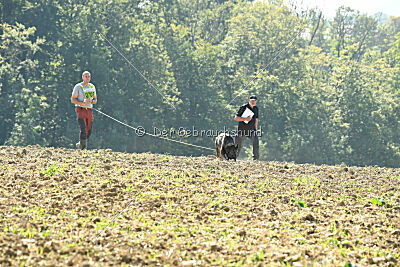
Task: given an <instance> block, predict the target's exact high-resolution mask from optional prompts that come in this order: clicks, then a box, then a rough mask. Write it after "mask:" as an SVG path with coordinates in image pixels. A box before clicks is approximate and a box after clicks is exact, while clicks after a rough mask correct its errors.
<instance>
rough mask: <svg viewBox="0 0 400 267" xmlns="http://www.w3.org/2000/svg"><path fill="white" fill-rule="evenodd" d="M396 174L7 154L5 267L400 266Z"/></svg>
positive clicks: (0, 182)
mask: <svg viewBox="0 0 400 267" xmlns="http://www.w3.org/2000/svg"><path fill="white" fill-rule="evenodd" d="M399 247H400V169H388V168H379V167H365V168H361V167H348V166H344V165H340V166H316V165H296V164H293V163H280V162H249V161H238V162H232V161H230V162H227V161H219V160H217V159H216V158H215V157H214V156H209V157H196V158H190V157H177V156H169V155H157V154H149V153H145V154H128V153H115V152H112V151H110V150H88V151H78V150H69V149H53V148H41V147H38V146H30V147H0V265H2V266H7V265H13V266H15V265H20V264H24V265H34V266H37V265H41V264H43V265H57V266H60V265H101V266H106V265H121V264H122V265H124V264H126V265H133V266H137V265H173V266H196V265H201V266H204V265H250V266H251V265H258V264H263V265H270V264H272V265H294V266H305V265H307V264H311V265H312V264H315V265H323V266H325V265H334V266H345V265H346V263H347V264H348V266H354V265H357V266H365V265H378V266H398V265H399V264H400V248H399Z"/></svg>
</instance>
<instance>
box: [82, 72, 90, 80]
mask: <svg viewBox="0 0 400 267" xmlns="http://www.w3.org/2000/svg"><path fill="white" fill-rule="evenodd" d="M82 80H83V82H84V83H89V82H90V72H88V71H87V70H86V71H84V72H83V73H82Z"/></svg>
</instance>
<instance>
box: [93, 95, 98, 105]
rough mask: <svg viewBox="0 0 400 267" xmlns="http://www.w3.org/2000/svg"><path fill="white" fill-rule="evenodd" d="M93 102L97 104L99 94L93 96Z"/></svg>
mask: <svg viewBox="0 0 400 267" xmlns="http://www.w3.org/2000/svg"><path fill="white" fill-rule="evenodd" d="M92 104H97V95H95V96H94V97H93V100H92Z"/></svg>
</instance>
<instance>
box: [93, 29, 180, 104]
mask: <svg viewBox="0 0 400 267" xmlns="http://www.w3.org/2000/svg"><path fill="white" fill-rule="evenodd" d="M97 32H98V33H99V35H100V36H101V37H102V38H103V39H104V40H106V41H107V43H109V44H110V45H111V47H112V48H114V49H115V51H117V52H118V54H120V55H121V57H123V58H124V59H125V60H126V62H128V64H129V65H130V66H131V67H132V68H134V69H135V70H136V71H137V72H138V73H139V74H140V76H142V78H143V79H144V80H146V82H148V83H149V84H150V85H151V87H153V89H154V90H156V91H157V92H158V94H159V95H160V96H161V97H162V98H163V99H164V100H165V101H167V103H168V104H170V105H171V107H173V108H174V110H175V111H176V107H175V106H174V105H173V104H172V103H171V101H168V99H167V98H165V96H164V95H163V94H162V93H161V92H160V90H158V89H157V87H156V86H154V84H152V83H151V82H150V81H149V80H148V79H147V78H146V77H145V76H144V75H143V74H142V73H141V72H140V71H139V70H138V69H137V68H136V67H135V66H134V65H133V64H132V63H131V61H130V60H128V59H127V58H126V57H125V56H124V54H122V53H121V52H120V51H119V50H118V49H117V48H116V47H115V46H114V45H113V43H111V41H110V40H108V39H107V37H105V36H104V35H103V34H101V32H100V31H99V30H97Z"/></svg>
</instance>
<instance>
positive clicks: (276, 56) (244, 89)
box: [225, 31, 302, 108]
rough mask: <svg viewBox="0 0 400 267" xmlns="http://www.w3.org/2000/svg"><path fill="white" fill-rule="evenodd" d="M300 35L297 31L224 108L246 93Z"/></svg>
mask: <svg viewBox="0 0 400 267" xmlns="http://www.w3.org/2000/svg"><path fill="white" fill-rule="evenodd" d="M301 33H302V31H299V32H298V33H297V34H296V35H295V36H294V37H293V38H292V40H291V41H290V42H289V43H288V44H287V45H286V46H285V47H284V48H282V49H281V50H280V51H279V52H278V53H277V54H276V55H275V57H274V58H273V59H272V60H271V61H270V62H269V63H268V64H267V65H266V66H265V67H264V68H263V69H262V70H261V71H259V72H257V73H256V75H255V77H254V78H253V79H251V81H250V82H248V83H247V84H246V86H245V87H244V88H243V91H242V92H240V93H239V94H238V95H237V96H235V97H234V98H233V99H232V100H231V101H230V102H229V103H228V104H227V105H226V106H225V108H227V107H228V106H229V105H230V104H231V103H232V102H233V101H234V100H235V99H236V98H237V97H239V96H241V95H242V94H243V93H245V92H247V91H248V90H247V91H246V89H247V87H248V86H249V85H250V84H251V83H252V82H254V80H255V79H257V77H258V75H259V74H260V73H262V72H264V71H265V70H266V69H267V68H268V67H269V66H270V65H271V64H272V63H273V62H275V60H276V59H277V58H278V56H279V55H280V54H281V53H282V52H283V51H284V50H286V49H287V48H288V47H290V46H291V45H292V43H293V41H294V40H295V39H297V38H298V37H299V36H300V34H301Z"/></svg>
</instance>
